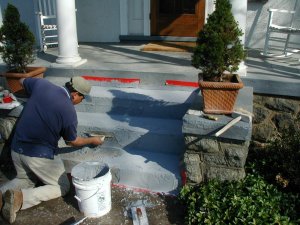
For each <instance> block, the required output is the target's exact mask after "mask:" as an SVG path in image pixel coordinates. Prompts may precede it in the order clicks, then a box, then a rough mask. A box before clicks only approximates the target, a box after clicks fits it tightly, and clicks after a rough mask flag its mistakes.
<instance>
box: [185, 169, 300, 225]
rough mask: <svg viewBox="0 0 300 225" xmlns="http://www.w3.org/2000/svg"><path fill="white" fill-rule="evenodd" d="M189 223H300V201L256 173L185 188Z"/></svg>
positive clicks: (213, 224) (214, 224)
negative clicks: (298, 211) (240, 177)
mask: <svg viewBox="0 0 300 225" xmlns="http://www.w3.org/2000/svg"><path fill="white" fill-rule="evenodd" d="M180 198H181V200H183V202H184V204H185V205H186V209H187V211H186V218H185V219H186V224H189V225H194V224H195V225H196V224H197V225H198V224H211V225H216V224H219V225H222V224H224V225H225V224H299V223H300V220H299V215H297V208H298V207H299V199H298V196H297V195H294V194H287V193H284V192H280V191H278V189H277V188H276V187H275V186H274V185H272V184H268V183H267V182H265V181H264V179H263V178H262V177H261V176H259V175H255V174H249V175H247V176H246V178H245V179H243V180H241V181H234V182H228V181H225V182H221V181H216V180H212V181H209V182H208V183H205V184H202V185H200V186H193V187H191V186H185V187H184V188H183V189H182V190H181V193H180Z"/></svg>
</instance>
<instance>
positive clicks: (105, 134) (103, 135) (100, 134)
mask: <svg viewBox="0 0 300 225" xmlns="http://www.w3.org/2000/svg"><path fill="white" fill-rule="evenodd" d="M85 134H86V135H87V136H89V137H100V138H101V141H104V139H105V138H113V137H114V134H113V133H109V132H103V131H89V132H86V133H85Z"/></svg>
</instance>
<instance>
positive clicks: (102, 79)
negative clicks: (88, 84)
mask: <svg viewBox="0 0 300 225" xmlns="http://www.w3.org/2000/svg"><path fill="white" fill-rule="evenodd" d="M82 77H83V78H84V79H86V80H92V81H99V82H103V81H104V82H112V81H118V82H121V83H135V82H138V83H140V79H139V78H118V77H94V76H87V75H84V76H82Z"/></svg>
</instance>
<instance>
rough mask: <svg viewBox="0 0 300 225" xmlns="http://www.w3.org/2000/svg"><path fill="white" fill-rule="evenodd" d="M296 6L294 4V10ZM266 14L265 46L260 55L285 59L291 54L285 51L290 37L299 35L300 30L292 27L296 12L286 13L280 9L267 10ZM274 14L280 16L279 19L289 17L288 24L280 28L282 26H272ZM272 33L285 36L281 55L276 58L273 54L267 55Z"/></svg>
mask: <svg viewBox="0 0 300 225" xmlns="http://www.w3.org/2000/svg"><path fill="white" fill-rule="evenodd" d="M296 4H297V2H296ZM296 4H295V8H296ZM268 12H269V20H268V27H267V33H266V40H265V46H264V51H263V53H262V55H264V56H273V57H286V56H289V55H291V54H293V53H292V52H288V51H287V49H288V44H289V41H290V37H291V35H293V34H298V35H299V34H300V29H299V28H295V27H293V25H294V24H293V23H294V18H295V13H296V11H295V10H292V11H288V10H280V9H268ZM275 14H276V16H280V17H281V18H288V17H289V18H290V22H289V23H288V25H287V26H282V25H276V24H274V21H273V18H274V15H275ZM272 32H274V33H282V34H286V35H287V37H286V40H285V45H284V49H283V54H282V55H277V56H276V55H275V54H271V53H269V40H270V36H271V33H272Z"/></svg>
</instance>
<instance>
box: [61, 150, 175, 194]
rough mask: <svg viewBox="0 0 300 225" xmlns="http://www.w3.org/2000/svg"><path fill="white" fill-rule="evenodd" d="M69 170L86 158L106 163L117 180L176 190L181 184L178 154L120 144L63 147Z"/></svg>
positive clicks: (62, 151)
mask: <svg viewBox="0 0 300 225" xmlns="http://www.w3.org/2000/svg"><path fill="white" fill-rule="evenodd" d="M60 157H61V158H62V160H63V162H64V164H65V169H66V172H67V173H71V171H72V168H73V167H74V166H75V165H77V164H78V163H80V162H83V161H95V160H96V161H99V162H103V163H106V164H107V165H108V166H109V168H110V170H111V173H112V182H113V183H114V184H120V185H125V186H128V187H134V188H141V189H147V190H150V191H154V192H165V193H173V194H176V193H177V192H178V188H179V187H180V186H181V178H180V176H179V170H180V167H179V156H174V155H168V154H162V153H148V152H137V151H132V150H127V151H125V150H123V149H120V148H106V147H104V146H101V147H100V148H99V147H97V148H95V149H89V148H86V149H80V150H75V149H73V148H65V149H64V148H62V150H61V152H60Z"/></svg>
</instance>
